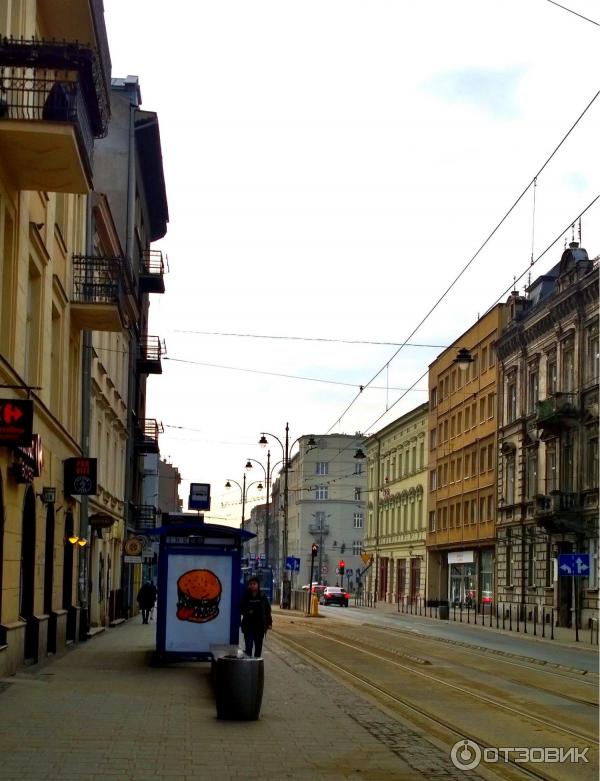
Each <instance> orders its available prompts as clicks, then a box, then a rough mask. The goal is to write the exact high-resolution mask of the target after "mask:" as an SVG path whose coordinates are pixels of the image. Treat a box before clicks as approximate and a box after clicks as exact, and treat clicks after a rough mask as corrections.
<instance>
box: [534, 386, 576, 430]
mask: <svg viewBox="0 0 600 781" xmlns="http://www.w3.org/2000/svg"><path fill="white" fill-rule="evenodd" d="M578 417H579V410H578V409H577V396H576V394H575V393H553V394H552V395H551V396H549V397H548V398H547V399H544V400H543V401H538V403H537V409H536V417H535V419H536V423H537V427H538V429H541V431H542V434H546V435H549V436H556V435H557V434H559V433H560V432H561V431H563V430H564V429H565V428H570V427H571V426H574V425H577V418H578Z"/></svg>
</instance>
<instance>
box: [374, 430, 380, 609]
mask: <svg viewBox="0 0 600 781" xmlns="http://www.w3.org/2000/svg"><path fill="white" fill-rule="evenodd" d="M376 439H377V461H376V464H377V467H376V471H375V559H374V564H375V588H374V592H373V606H375V605H376V604H377V593H378V588H379V470H380V461H381V440H380V439H378V438H376Z"/></svg>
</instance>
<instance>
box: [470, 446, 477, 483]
mask: <svg viewBox="0 0 600 781" xmlns="http://www.w3.org/2000/svg"><path fill="white" fill-rule="evenodd" d="M476 474H477V451H476V450H474V451H473V452H472V453H471V477H475V475H476Z"/></svg>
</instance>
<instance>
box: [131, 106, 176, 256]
mask: <svg viewBox="0 0 600 781" xmlns="http://www.w3.org/2000/svg"><path fill="white" fill-rule="evenodd" d="M135 139H136V145H137V150H138V155H139V159H140V170H141V173H142V179H143V184H144V193H145V196H146V202H147V204H148V211H149V215H150V241H157V240H158V239H162V237H163V236H164V235H165V233H166V232H167V223H168V222H169V206H168V203H167V189H166V186H165V174H164V169H163V158H162V147H161V144H160V129H159V127H158V116H157V114H156V112H154V111H141V110H138V111H136V119H135Z"/></svg>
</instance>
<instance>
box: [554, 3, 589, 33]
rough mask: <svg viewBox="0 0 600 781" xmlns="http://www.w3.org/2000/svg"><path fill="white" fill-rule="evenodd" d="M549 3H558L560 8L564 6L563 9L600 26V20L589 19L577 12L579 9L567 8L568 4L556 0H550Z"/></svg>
mask: <svg viewBox="0 0 600 781" xmlns="http://www.w3.org/2000/svg"><path fill="white" fill-rule="evenodd" d="M548 2H549V3H552V5H557V6H558V7H559V8H562V9H563V11H568V12H569V13H570V14H574V15H575V16H578V17H579V18H580V19H585V21H586V22H591V23H592V24H595V25H596V27H600V22H595V21H594V20H593V19H589V18H588V17H587V16H584V15H583V14H579V13H577V11H573V10H572V9H571V8H567V6H566V5H561V4H560V3H557V2H555V0H548Z"/></svg>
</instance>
